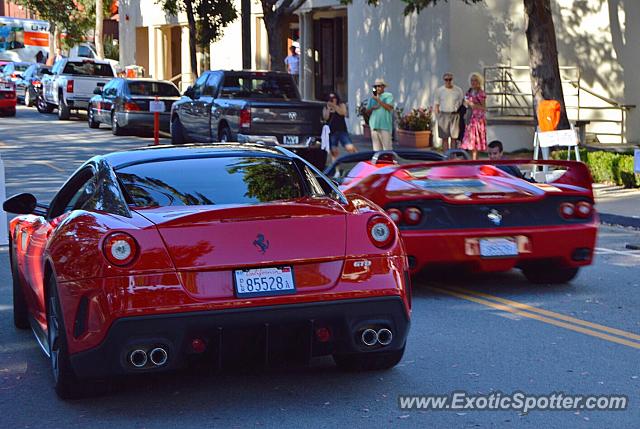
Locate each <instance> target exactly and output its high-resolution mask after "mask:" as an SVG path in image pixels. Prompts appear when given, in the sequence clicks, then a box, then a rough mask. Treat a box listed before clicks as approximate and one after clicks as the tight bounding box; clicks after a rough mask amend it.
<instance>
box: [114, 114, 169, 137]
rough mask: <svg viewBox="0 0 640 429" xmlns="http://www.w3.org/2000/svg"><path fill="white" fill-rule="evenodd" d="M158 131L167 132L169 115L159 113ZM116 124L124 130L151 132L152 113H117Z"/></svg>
mask: <svg viewBox="0 0 640 429" xmlns="http://www.w3.org/2000/svg"><path fill="white" fill-rule="evenodd" d="M159 115H160V131H164V132H167V133H168V132H169V119H170V118H171V113H169V112H166V113H160V114H159ZM118 124H119V125H120V126H122V127H126V128H136V129H141V130H153V113H151V112H118Z"/></svg>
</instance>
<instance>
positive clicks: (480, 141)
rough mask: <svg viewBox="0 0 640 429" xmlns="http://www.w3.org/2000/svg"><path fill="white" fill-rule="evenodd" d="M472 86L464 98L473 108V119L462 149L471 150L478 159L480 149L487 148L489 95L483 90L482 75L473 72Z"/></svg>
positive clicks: (467, 104)
mask: <svg viewBox="0 0 640 429" xmlns="http://www.w3.org/2000/svg"><path fill="white" fill-rule="evenodd" d="M469 83H470V84H471V88H470V89H469V91H467V94H466V95H465V98H464V105H465V106H466V107H467V109H471V120H470V121H469V122H468V123H467V127H466V128H465V131H464V139H463V140H462V145H460V148H461V149H465V150H470V151H471V153H472V157H473V159H478V151H479V150H481V151H486V150H487V118H486V108H485V101H486V99H487V95H486V94H485V93H484V91H483V90H482V76H480V74H479V73H471V76H469Z"/></svg>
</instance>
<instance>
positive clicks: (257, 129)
mask: <svg viewBox="0 0 640 429" xmlns="http://www.w3.org/2000/svg"><path fill="white" fill-rule="evenodd" d="M249 103H250V106H251V130H250V131H251V133H252V134H264V135H273V134H276V135H306V136H310V135H315V136H319V135H320V132H321V130H322V104H320V103H311V102H304V101H286V102H285V101H283V102H277V101H273V102H261V101H249Z"/></svg>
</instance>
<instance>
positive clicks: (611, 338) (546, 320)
mask: <svg viewBox="0 0 640 429" xmlns="http://www.w3.org/2000/svg"><path fill="white" fill-rule="evenodd" d="M429 289H431V290H434V291H436V292H440V293H444V294H447V295H451V296H455V297H457V298H461V299H464V300H467V301H472V302H475V303H478V304H481V305H484V306H486V307H491V308H495V309H497V310H501V311H506V312H508V313H513V314H517V315H519V316H522V317H527V318H529V319H535V320H538V321H540V322H544V323H548V324H550V325H554V326H558V327H561V328H565V329H568V330H570V331H574V332H580V333H582V334H586V335H590V336H592V337H596V338H600V339H603V340H606V341H610V342H612V343H617V344H622V345H625V346H628V347H633V348H635V349H640V342H634V341H629V340H626V339H623V338H619V337H615V336H613V335H609V334H604V333H602V332H598V331H594V330H592V329H587V328H583V327H580V326H576V325H573V324H571V323H566V322H561V321H559V320H556V319H552V318H549V317H545V316H541V315H539V314H535V313H530V312H527V311H523V310H519V309H517V308H514V307H511V306H509V305H504V304H498V303H497V302H493V301H489V300H486V299H483V298H479V297H476V296H473V295H468V294H465V293H460V292H456V291H454V290H450V289H442V288H438V287H429Z"/></svg>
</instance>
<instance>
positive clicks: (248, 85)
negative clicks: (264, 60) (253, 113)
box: [220, 75, 298, 100]
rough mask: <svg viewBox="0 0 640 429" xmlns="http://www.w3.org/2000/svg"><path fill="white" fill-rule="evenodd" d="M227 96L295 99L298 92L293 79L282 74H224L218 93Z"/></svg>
mask: <svg viewBox="0 0 640 429" xmlns="http://www.w3.org/2000/svg"><path fill="white" fill-rule="evenodd" d="M220 95H221V96H222V97H227V98H269V99H283V100H289V99H297V98H298V92H297V90H296V86H295V84H294V82H293V80H292V79H291V78H290V77H289V76H286V75H283V76H253V77H249V76H237V75H235V76H234V75H226V76H225V78H224V84H223V86H222V91H221V93H220Z"/></svg>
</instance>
